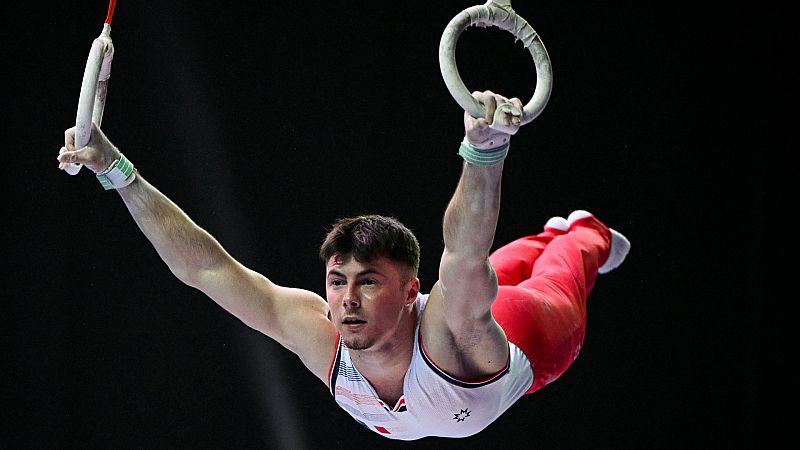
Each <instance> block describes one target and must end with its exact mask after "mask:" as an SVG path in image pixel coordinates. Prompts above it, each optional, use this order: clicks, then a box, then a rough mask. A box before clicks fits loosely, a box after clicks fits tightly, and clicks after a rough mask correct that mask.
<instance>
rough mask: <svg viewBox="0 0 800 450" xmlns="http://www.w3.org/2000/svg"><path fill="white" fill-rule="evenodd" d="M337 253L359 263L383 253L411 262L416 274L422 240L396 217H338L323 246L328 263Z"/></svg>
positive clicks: (370, 215)
mask: <svg viewBox="0 0 800 450" xmlns="http://www.w3.org/2000/svg"><path fill="white" fill-rule="evenodd" d="M334 255H340V256H342V257H348V256H353V257H354V258H355V259H356V261H359V262H368V261H371V260H372V259H373V258H377V257H381V256H383V257H386V258H389V259H392V260H395V261H399V262H402V263H406V264H408V265H409V267H411V269H412V276H414V277H416V276H417V272H418V270H419V241H417V237H416V236H414V233H412V232H411V230H409V229H408V228H407V227H406V226H405V225H403V224H402V223H400V221H399V220H397V219H395V218H394V217H387V216H381V215H377V214H368V215H361V216H355V217H348V218H344V219H339V220H337V221H336V223H334V224H333V226H332V227H331V230H330V231H329V232H328V234H327V236H325V241H324V242H323V243H322V246H320V249H319V257H320V259H322V261H323V262H325V263H327V262H328V260H330V259H331V257H332V256H334Z"/></svg>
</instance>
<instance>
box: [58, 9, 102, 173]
mask: <svg viewBox="0 0 800 450" xmlns="http://www.w3.org/2000/svg"><path fill="white" fill-rule="evenodd" d="M110 33H111V25H110V24H109V23H105V24H103V30H102V31H101V33H100V36H98V37H97V38H96V39H95V40H94V41H93V42H92V48H91V50H90V51H89V57H88V58H87V60H86V67H85V69H84V72H83V81H82V82H81V93H80V96H79V98H78V112H77V114H76V116H75V148H76V149H81V148H83V147H85V146H86V145H88V144H89V140H90V138H91V136H92V123H95V124H96V125H97V126H98V127H99V126H100V124H101V123H102V120H103V110H104V109H105V104H106V95H107V93H108V79H109V77H110V76H111V61H112V60H113V58H114V44H113V43H112V42H111V36H110ZM81 167H83V165H82V164H79V163H69V164H67V167H66V169H65V171H66V172H67V173H68V174H70V175H76V174H77V173H78V172H79V171H80V170H81Z"/></svg>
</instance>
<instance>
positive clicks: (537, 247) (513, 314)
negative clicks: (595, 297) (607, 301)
mask: <svg viewBox="0 0 800 450" xmlns="http://www.w3.org/2000/svg"><path fill="white" fill-rule="evenodd" d="M629 248H630V243H629V242H628V241H627V239H625V237H624V236H622V235H621V234H619V233H618V232H616V231H614V230H612V229H610V228H608V227H606V226H605V225H604V224H603V223H602V222H600V221H599V220H597V219H596V218H595V217H594V216H593V215H591V214H590V213H588V212H586V211H575V212H573V213H572V214H570V216H569V217H568V219H563V218H560V217H554V218H552V219H550V220H549V221H548V222H547V224H546V225H545V228H544V231H543V232H542V233H539V234H538V235H534V236H527V237H523V238H520V239H517V240H515V241H513V242H511V243H509V244H507V245H505V246H503V247H501V248H499V249H497V250H496V251H495V252H493V253H492V255H491V256H490V257H489V260H490V262H491V263H492V266H493V267H494V269H495V271H496V272H497V277H498V280H499V283H500V288H499V290H498V295H497V298H496V300H495V302H494V304H493V305H492V314H493V315H494V317H495V320H497V322H498V323H499V324H500V326H501V327H502V328H503V330H504V331H505V332H506V335H507V336H508V339H509V341H511V342H512V343H514V345H516V346H517V347H519V348H520V349H521V350H522V351H523V352H524V353H525V355H526V356H528V359H529V360H530V361H531V365H532V366H533V374H534V382H533V385H532V386H531V388H530V389H529V390H528V392H527V394H530V393H533V392H534V391H537V390H539V389H541V388H542V387H544V386H546V385H547V384H549V383H551V382H553V381H555V380H556V379H557V378H558V377H559V376H561V374H563V373H564V371H565V370H566V369H567V368H568V367H569V366H570V365H571V364H572V361H574V360H575V358H577V356H578V353H579V352H580V349H581V346H582V345H583V339H584V336H585V332H586V299H587V297H588V296H589V293H590V292H591V290H592V288H593V287H594V284H595V281H596V279H597V274H598V273H605V272H608V271H610V270H612V269H614V268H616V267H617V266H618V265H619V264H620V263H622V260H623V259H624V258H625V256H626V254H627V252H628V249H629Z"/></svg>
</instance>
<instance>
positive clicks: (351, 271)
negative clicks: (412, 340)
mask: <svg viewBox="0 0 800 450" xmlns="http://www.w3.org/2000/svg"><path fill="white" fill-rule="evenodd" d="M409 273H410V269H409V268H408V266H407V265H406V264H403V263H400V262H398V261H394V260H391V259H389V258H386V257H378V258H374V259H373V260H372V261H369V262H360V261H357V260H356V259H355V258H353V257H352V256H346V257H340V256H339V255H334V256H332V257H331V258H330V259H329V260H328V263H327V264H326V293H327V297H328V305H329V307H330V311H331V321H332V322H333V323H334V325H336V329H337V330H338V331H339V333H340V334H341V335H342V339H343V340H344V343H345V345H347V347H348V348H349V349H351V350H367V349H375V350H382V349H387V348H391V347H392V346H394V345H397V342H396V341H397V339H395V338H396V337H397V336H398V335H399V333H401V332H402V331H403V330H404V328H403V327H404V325H407V321H408V320H410V318H411V314H410V312H411V310H412V308H413V304H414V300H415V299H416V298H417V293H418V292H419V280H418V279H417V278H416V277H410V275H409Z"/></svg>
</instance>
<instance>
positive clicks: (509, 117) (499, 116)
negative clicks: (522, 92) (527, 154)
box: [464, 91, 523, 149]
mask: <svg viewBox="0 0 800 450" xmlns="http://www.w3.org/2000/svg"><path fill="white" fill-rule="evenodd" d="M472 96H473V97H475V99H476V100H478V101H479V102H480V103H481V104H482V105H484V106H485V107H486V117H480V118H475V117H472V116H471V115H470V114H469V113H468V112H466V111H465V112H464V130H465V132H466V137H467V140H468V141H469V143H470V145H472V146H473V147H476V148H481V149H489V148H497V147H500V146H502V145H505V144H507V143H508V141H509V139H510V138H511V135H512V134H514V133H515V132H516V130H517V129H519V127H520V123H521V121H522V114H521V112H522V108H523V106H522V102H521V101H520V100H519V99H518V98H516V97H514V98H511V99H508V98H506V97H503V96H502V95H498V94H495V93H494V92H492V91H484V92H478V91H475V92H473V93H472ZM495 121H497V123H495ZM496 128H500V129H496ZM506 131H512V132H510V133H509V132H506Z"/></svg>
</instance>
